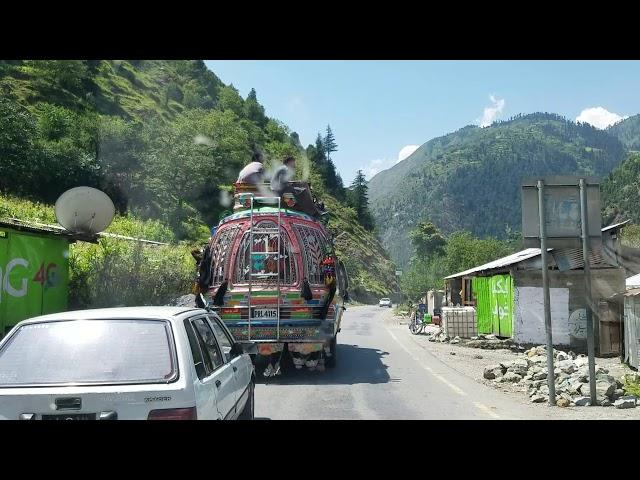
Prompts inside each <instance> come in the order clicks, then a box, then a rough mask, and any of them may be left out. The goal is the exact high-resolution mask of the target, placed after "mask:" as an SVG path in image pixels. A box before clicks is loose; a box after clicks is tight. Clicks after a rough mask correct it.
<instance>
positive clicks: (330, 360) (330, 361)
mask: <svg viewBox="0 0 640 480" xmlns="http://www.w3.org/2000/svg"><path fill="white" fill-rule="evenodd" d="M337 345H338V337H337V336H335V337H333V338H332V339H331V344H330V346H329V350H330V351H331V356H330V357H327V358H326V359H325V363H324V366H325V367H327V368H335V366H336V350H337V348H336V347H337Z"/></svg>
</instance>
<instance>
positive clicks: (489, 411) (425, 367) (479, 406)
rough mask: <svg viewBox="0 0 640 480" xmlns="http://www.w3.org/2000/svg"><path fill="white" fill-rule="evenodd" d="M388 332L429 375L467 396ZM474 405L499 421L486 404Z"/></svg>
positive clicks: (476, 403) (475, 403)
mask: <svg viewBox="0 0 640 480" xmlns="http://www.w3.org/2000/svg"><path fill="white" fill-rule="evenodd" d="M386 330H387V332H389V335H391V338H393V339H394V340H395V341H396V343H397V344H398V345H400V347H402V349H403V350H404V351H405V352H407V353H408V354H409V355H410V356H411V358H413V359H414V360H415V361H416V362H418V363H419V364H420V366H421V367H422V368H424V369H425V370H426V371H428V372H429V373H431V375H433V376H434V377H436V378H437V379H438V380H440V381H441V382H442V383H444V384H445V385H447V386H448V387H449V388H450V389H451V390H453V391H454V392H456V393H457V394H458V395H461V396H463V397H464V396H466V395H467V393H466V392H465V391H464V390H462V389H461V388H460V387H458V386H456V385H454V384H453V383H451V382H450V381H449V380H447V379H446V378H444V377H443V376H442V375H440V374H438V373H435V372H434V371H433V369H432V368H431V367H429V366H427V365H424V364H423V363H422V362H421V361H420V359H419V358H418V357H416V356H415V355H414V354H413V352H411V351H410V350H409V349H408V348H407V347H405V346H404V344H403V343H402V342H401V341H400V340H398V338H397V337H396V336H395V335H394V334H393V332H392V331H391V329H389V328H386ZM473 404H474V405H475V407H476V408H477V409H479V410H481V411H482V412H484V413H485V414H487V415H489V416H490V417H491V418H496V419H499V418H500V415H498V414H497V413H495V412H494V411H492V410H491V409H490V408H489V407H487V406H486V405H485V404H484V403H480V402H473Z"/></svg>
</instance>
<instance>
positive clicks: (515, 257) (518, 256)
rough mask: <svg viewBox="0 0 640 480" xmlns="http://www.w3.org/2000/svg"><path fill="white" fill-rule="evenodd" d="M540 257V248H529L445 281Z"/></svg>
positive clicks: (454, 275) (451, 276) (457, 274)
mask: <svg viewBox="0 0 640 480" xmlns="http://www.w3.org/2000/svg"><path fill="white" fill-rule="evenodd" d="M547 250H548V251H550V250H551V249H550V248H549V249H547ZM538 255H540V249H539V248H527V249H525V250H521V251H520V252H516V253H512V254H511V255H508V256H506V257H502V258H499V259H498V260H494V261H493V262H489V263H485V264H484V265H480V266H479V267H475V268H470V269H469V270H465V271H464V272H459V273H454V274H453V275H449V276H448V277H445V280H447V279H450V278H456V277H463V276H465V275H470V274H472V273H477V272H482V271H484V270H494V269H496V268H501V267H508V266H509V265H513V264H515V263H519V262H522V261H523V260H528V259H529V258H533V257H537V256H538Z"/></svg>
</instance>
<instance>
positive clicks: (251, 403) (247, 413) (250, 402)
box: [238, 379, 256, 420]
mask: <svg viewBox="0 0 640 480" xmlns="http://www.w3.org/2000/svg"><path fill="white" fill-rule="evenodd" d="M255 390H256V387H255V383H254V381H253V379H251V383H249V398H247V402H246V403H245V404H244V408H243V409H242V412H240V415H239V416H238V420H253V419H254V414H255V410H254V408H255Z"/></svg>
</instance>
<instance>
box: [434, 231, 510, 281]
mask: <svg viewBox="0 0 640 480" xmlns="http://www.w3.org/2000/svg"><path fill="white" fill-rule="evenodd" d="M445 252H446V267H447V271H448V272H449V274H453V273H457V272H461V271H464V270H467V269H469V268H472V267H476V266H478V265H482V264H485V263H488V262H491V261H493V260H497V259H498V258H501V257H504V256H506V255H509V254H511V253H513V252H514V248H513V245H511V244H509V243H508V242H505V241H501V240H498V239H497V238H494V237H488V238H475V237H474V236H473V235H472V234H471V233H470V232H455V233H453V234H451V235H450V236H449V238H447V245H446V247H445Z"/></svg>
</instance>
